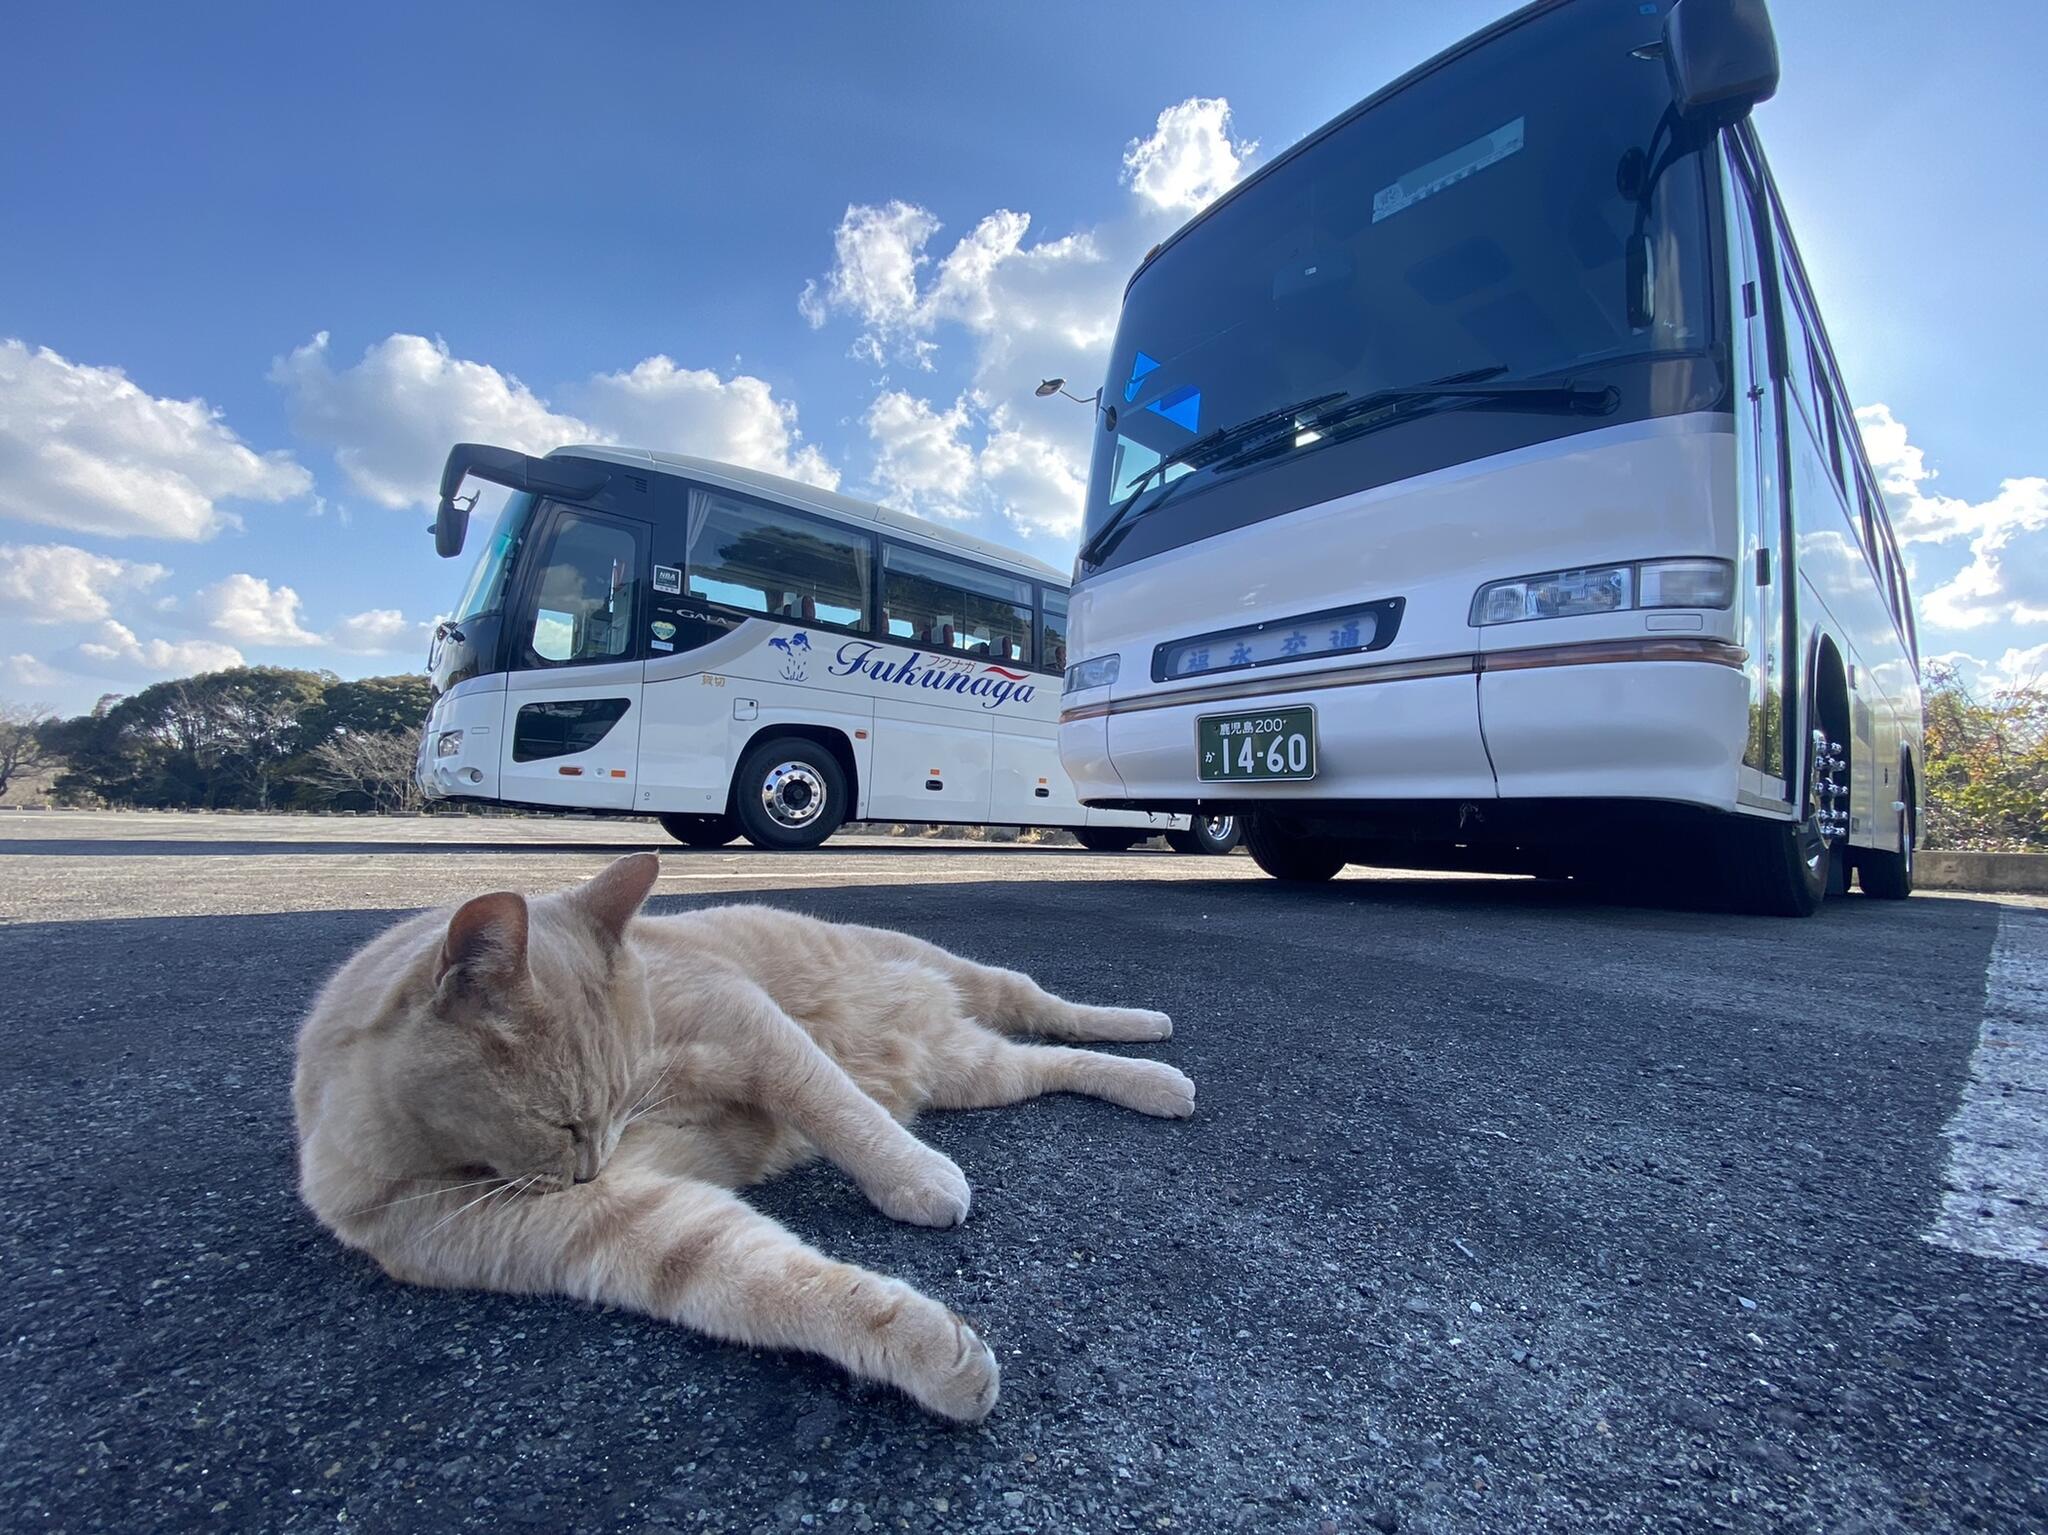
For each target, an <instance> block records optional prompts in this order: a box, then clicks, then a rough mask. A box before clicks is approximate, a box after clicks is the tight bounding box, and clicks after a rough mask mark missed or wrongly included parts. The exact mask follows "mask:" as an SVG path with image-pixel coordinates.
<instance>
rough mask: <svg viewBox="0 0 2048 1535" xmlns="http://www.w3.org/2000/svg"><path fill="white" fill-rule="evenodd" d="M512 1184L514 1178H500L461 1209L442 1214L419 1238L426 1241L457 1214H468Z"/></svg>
mask: <svg viewBox="0 0 2048 1535" xmlns="http://www.w3.org/2000/svg"><path fill="white" fill-rule="evenodd" d="M511 1185H512V1180H511V1179H509V1178H505V1179H501V1180H498V1181H497V1186H496V1187H495V1188H489V1189H486V1190H484V1192H483V1193H481V1194H479V1195H477V1197H476V1198H474V1199H472V1200H471V1201H470V1202H469V1203H468V1204H466V1205H464V1206H462V1208H461V1209H459V1210H455V1211H453V1212H451V1213H450V1214H447V1215H444V1216H442V1217H441V1218H440V1219H439V1220H437V1221H435V1222H434V1224H433V1225H431V1226H429V1227H428V1228H427V1229H426V1230H425V1231H422V1232H421V1233H420V1234H419V1237H418V1238H417V1240H419V1241H422V1242H424V1241H425V1240H426V1239H427V1238H428V1237H430V1236H432V1235H433V1234H434V1233H435V1232H437V1231H439V1230H440V1229H441V1228H442V1227H443V1226H445V1225H447V1224H448V1223H449V1222H450V1221H452V1220H454V1219H455V1217H456V1216H458V1215H463V1214H466V1213H467V1212H468V1211H471V1210H474V1209H475V1208H476V1207H477V1206H478V1205H480V1204H482V1203H483V1202H484V1201H485V1200H486V1199H489V1198H491V1197H492V1196H493V1195H494V1194H502V1193H503V1192H504V1191H505V1190H506V1189H507V1188H509V1187H511Z"/></svg>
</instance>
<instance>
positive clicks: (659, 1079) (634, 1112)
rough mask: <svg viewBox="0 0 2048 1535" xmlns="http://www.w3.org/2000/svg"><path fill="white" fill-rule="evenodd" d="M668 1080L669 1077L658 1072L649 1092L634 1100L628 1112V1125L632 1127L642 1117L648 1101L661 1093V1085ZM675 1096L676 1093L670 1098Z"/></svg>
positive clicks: (649, 1085) (626, 1120)
mask: <svg viewBox="0 0 2048 1535" xmlns="http://www.w3.org/2000/svg"><path fill="white" fill-rule="evenodd" d="M666 1080H668V1079H667V1077H666V1076H665V1075H663V1074H662V1073H659V1072H657V1073H656V1074H655V1078H654V1080H653V1081H652V1082H649V1083H648V1084H647V1090H646V1091H645V1092H643V1093H642V1094H641V1095H640V1096H639V1097H638V1098H636V1099H634V1100H633V1106H632V1107H631V1108H630V1109H628V1110H626V1113H625V1121H624V1122H625V1123H626V1124H629V1125H630V1124H631V1123H632V1122H633V1121H634V1120H635V1119H637V1118H639V1117H640V1111H641V1110H642V1109H643V1108H645V1107H646V1106H647V1100H648V1099H649V1098H652V1097H653V1096H654V1095H655V1094H656V1093H657V1092H659V1091H661V1084H662V1083H663V1082H665V1081H666ZM674 1096H675V1094H674V1093H670V1094H669V1097H670V1098H673V1097H674ZM667 1101H668V1099H666V1098H665V1099H663V1100H662V1102H664V1103H666V1102H667ZM659 1106H660V1105H659V1104H657V1105H656V1107H659Z"/></svg>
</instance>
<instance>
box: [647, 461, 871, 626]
mask: <svg viewBox="0 0 2048 1535" xmlns="http://www.w3.org/2000/svg"><path fill="white" fill-rule="evenodd" d="M872 558H873V545H872V544H871V543H870V542H869V541H868V539H867V538H866V537H865V536H863V535H862V534H860V533H856V532H853V531H852V530H850V529H841V528H837V527H834V526H832V525H831V524H830V523H825V522H814V521H812V520H811V519H810V518H808V517H800V516H797V515H796V514H795V513H792V512H784V511H779V510H777V509H775V508H772V507H767V506H761V505H758V504H756V503H754V502H751V501H740V500H737V499H735V498H733V497H731V496H722V495H715V494H713V493H712V492H710V491H703V490H693V491H692V492H690V543H689V552H688V565H689V573H690V574H689V591H690V595H691V596H693V597H697V598H700V599H702V600H703V601H705V602H713V603H717V604H718V605H719V606H721V607H728V608H740V609H742V610H744V611H746V612H749V613H760V614H762V615H764V616H766V617H769V618H779V619H782V620H783V621H785V622H788V623H799V624H832V625H835V626H836V627H838V628H841V629H859V630H866V628H867V627H868V613H867V607H868V596H867V594H868V567H869V562H870V560H871V559H872Z"/></svg>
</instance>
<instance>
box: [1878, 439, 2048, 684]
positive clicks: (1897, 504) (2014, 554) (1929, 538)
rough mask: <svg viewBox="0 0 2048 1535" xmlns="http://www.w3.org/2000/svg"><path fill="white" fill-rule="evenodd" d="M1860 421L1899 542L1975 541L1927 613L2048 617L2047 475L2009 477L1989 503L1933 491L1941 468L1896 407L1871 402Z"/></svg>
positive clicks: (1983, 619)
mask: <svg viewBox="0 0 2048 1535" xmlns="http://www.w3.org/2000/svg"><path fill="white" fill-rule="evenodd" d="M1856 422H1857V425H1858V426H1859V427H1860V428H1861V430H1862V433H1863V445H1864V448H1865V450H1866V451H1867V452H1868V453H1869V454H1870V462H1871V467H1872V468H1874V469H1875V470H1876V471H1877V476H1878V483H1879V485H1880V486H1881V487H1882V489H1883V491H1884V497H1885V504H1886V506H1887V507H1888V508H1889V509H1890V512H1891V518H1892V526H1893V527H1894V528H1896V529H1897V530H1898V535H1899V541H1900V543H1901V544H1902V545H1912V544H1916V543H1918V544H1943V543H1947V542H1948V541H1949V540H1951V539H1956V538H1965V537H1967V538H1968V539H1969V540H1970V560H1969V563H1968V564H1966V565H1965V566H1964V567H1963V568H1962V569H1961V570H1959V571H1957V572H1956V573H1955V575H1953V576H1952V577H1950V578H1949V579H1948V580H1947V581H1944V582H1943V583H1941V584H1940V585H1939V586H1936V587H1935V588H1934V589H1933V590H1931V591H1929V592H1927V593H1925V594H1924V595H1923V596H1922V597H1921V598H1920V599H1919V606H1920V615H1921V617H1922V618H1923V619H1924V620H1925V621H1926V622H1927V623H1928V624H1930V625H1933V626H1934V627H1936V628H1941V629H1979V628H1982V627H1984V626H1985V625H1987V624H1993V623H1998V622H2001V621H2006V622H2012V623H2022V624H2028V623H2042V622H2048V477H2043V476H2040V475H2031V476H2022V477H2018V478H2013V479H2008V480H2005V481H2002V482H2001V483H2000V484H1999V487H1998V493H1997V494H1996V495H1995V496H1993V497H1991V499H1989V500H1988V501H1975V502H1972V501H1965V500H1963V499H1962V498H1960V497H1958V496H1946V495H1942V494H1940V493H1938V492H1936V491H1933V490H1932V489H1931V486H1932V483H1933V481H1934V479H1935V478H1936V471H1935V470H1934V469H1933V468H1932V467H1930V466H1929V464H1928V462H1927V455H1926V454H1925V453H1924V452H1923V451H1922V450H1921V449H1920V448H1919V447H1918V446H1917V445H1916V444H1915V443H1914V442H1913V441H1912V439H1911V437H1910V436H1909V435H1908V434H1907V431H1906V424H1905V423H1904V422H1903V421H1901V420H1899V419H1898V418H1897V417H1896V416H1894V415H1893V414H1892V412H1891V407H1889V406H1887V405H1866V406H1864V407H1863V409H1861V410H1859V411H1857V412H1856ZM1913 563H1914V564H1915V565H1916V566H1917V565H1918V563H1919V562H1918V561H1914V562H1913ZM2017 653H2018V652H2010V654H2017ZM1965 659H1968V660H1971V661H1973V662H1975V664H1977V665H1980V666H1981V665H1984V664H1986V663H1983V662H1980V661H1975V658H1974V657H1967V658H1965Z"/></svg>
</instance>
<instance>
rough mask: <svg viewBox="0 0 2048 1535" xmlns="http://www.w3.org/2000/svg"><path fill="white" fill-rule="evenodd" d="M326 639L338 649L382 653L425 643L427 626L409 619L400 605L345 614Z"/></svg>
mask: <svg viewBox="0 0 2048 1535" xmlns="http://www.w3.org/2000/svg"><path fill="white" fill-rule="evenodd" d="M327 642H328V643H329V644H330V645H332V646H334V647H335V649H337V650H346V651H351V652H353V653H355V654H357V655H379V654H384V653H388V652H390V651H394V650H404V649H408V648H413V647H415V646H423V645H424V644H425V642H426V626H424V625H421V624H415V623H410V622H408V621H407V620H406V616H405V615H404V614H403V613H401V612H399V610H398V609H397V608H370V609H368V610H367V611H365V612H362V613H350V614H348V615H347V616H346V617H344V618H343V619H342V620H341V621H340V622H339V623H337V624H336V625H335V626H334V628H333V630H332V632H330V633H329V635H328V636H327Z"/></svg>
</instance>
